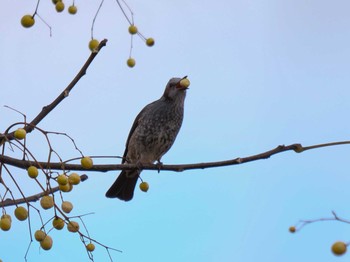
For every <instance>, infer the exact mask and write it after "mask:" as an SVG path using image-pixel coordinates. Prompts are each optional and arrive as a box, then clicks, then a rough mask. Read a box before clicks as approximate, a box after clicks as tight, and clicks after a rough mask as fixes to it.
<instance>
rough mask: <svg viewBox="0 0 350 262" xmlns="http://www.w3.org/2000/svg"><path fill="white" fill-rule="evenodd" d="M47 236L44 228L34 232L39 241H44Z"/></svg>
mask: <svg viewBox="0 0 350 262" xmlns="http://www.w3.org/2000/svg"><path fill="white" fill-rule="evenodd" d="M45 237H46V233H45V232H44V231H42V230H37V231H35V233H34V238H35V240H36V241H39V242H40V241H43V240H44V238H45Z"/></svg>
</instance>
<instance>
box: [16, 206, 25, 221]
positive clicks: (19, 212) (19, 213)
mask: <svg viewBox="0 0 350 262" xmlns="http://www.w3.org/2000/svg"><path fill="white" fill-rule="evenodd" d="M15 217H16V218H17V219H18V220H20V221H24V220H26V219H27V218H28V211H27V209H26V208H24V207H17V208H16V209H15Z"/></svg>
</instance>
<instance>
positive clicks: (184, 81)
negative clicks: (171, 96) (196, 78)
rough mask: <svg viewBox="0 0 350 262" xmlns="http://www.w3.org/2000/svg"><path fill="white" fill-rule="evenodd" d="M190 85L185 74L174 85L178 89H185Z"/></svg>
mask: <svg viewBox="0 0 350 262" xmlns="http://www.w3.org/2000/svg"><path fill="white" fill-rule="evenodd" d="M189 86H190V81H189V80H188V79H187V76H184V77H183V78H182V79H181V80H180V81H179V82H178V83H177V85H176V87H177V88H178V89H180V90H186V89H188V87H189Z"/></svg>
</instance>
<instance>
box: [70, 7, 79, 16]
mask: <svg viewBox="0 0 350 262" xmlns="http://www.w3.org/2000/svg"><path fill="white" fill-rule="evenodd" d="M77 11H78V8H77V7H76V6H75V5H71V6H70V7H68V13H70V14H71V15H75V14H76V13H77Z"/></svg>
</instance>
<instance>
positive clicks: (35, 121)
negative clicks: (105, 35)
mask: <svg viewBox="0 0 350 262" xmlns="http://www.w3.org/2000/svg"><path fill="white" fill-rule="evenodd" d="M106 43H107V39H104V40H102V41H101V42H100V44H99V46H98V47H97V48H96V50H95V51H94V52H92V53H91V54H90V56H89V58H88V59H87V60H86V62H85V64H84V65H83V67H82V68H81V69H80V71H79V72H78V74H77V75H76V76H75V78H74V79H73V80H72V82H71V83H70V84H69V85H68V86H67V87H66V88H65V89H64V90H63V92H62V93H61V94H60V95H59V96H58V97H57V98H56V99H55V100H54V101H53V102H52V103H51V104H49V105H47V106H44V107H43V109H42V110H41V112H40V113H39V114H38V115H37V116H36V117H35V118H34V119H33V120H32V121H31V122H30V123H29V124H28V125H26V126H25V128H24V129H25V130H26V131H27V133H30V132H31V131H33V129H34V127H35V126H36V125H37V124H38V123H39V122H40V121H41V120H43V119H44V118H45V117H46V116H47V115H48V114H49V113H50V112H51V111H52V110H53V109H54V108H55V107H56V106H57V105H58V104H59V103H61V102H62V101H63V100H64V99H65V98H66V97H67V96H68V95H69V93H70V91H71V90H72V89H73V87H74V86H75V85H76V84H77V83H78V81H79V80H80V79H81V78H82V77H83V76H84V75H85V74H86V70H87V69H88V67H89V66H90V64H91V62H92V61H93V60H94V59H95V57H96V56H97V54H98V53H99V51H100V50H101V49H102V48H103V47H104V46H105V45H106ZM13 134H14V132H12V133H9V134H6V135H0V145H1V144H2V143H3V142H4V140H6V139H7V140H12V139H14V136H13Z"/></svg>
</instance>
